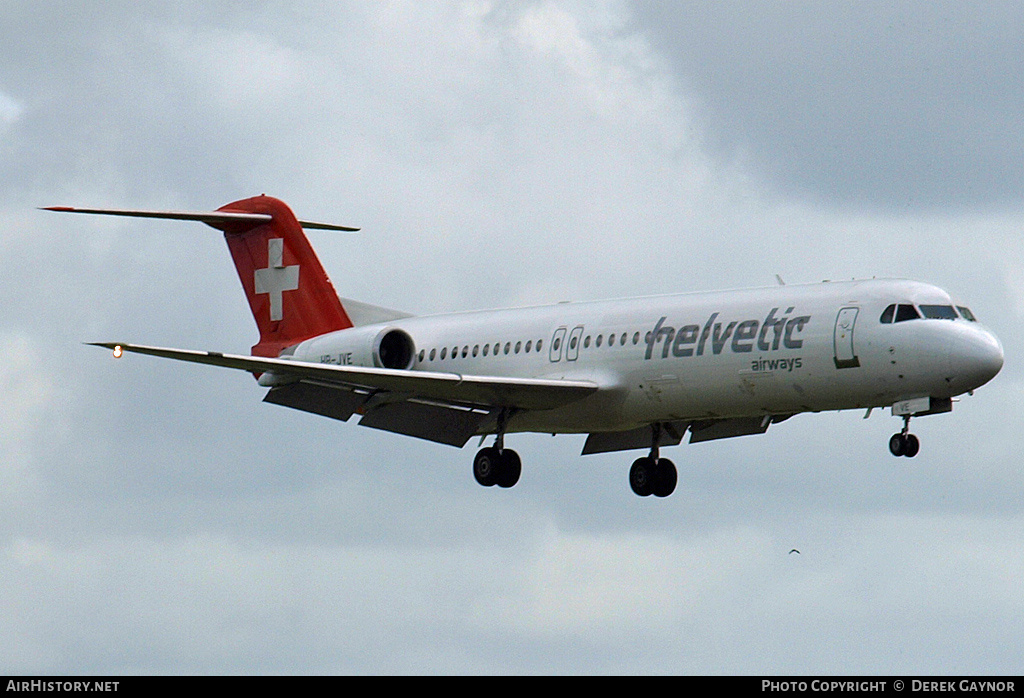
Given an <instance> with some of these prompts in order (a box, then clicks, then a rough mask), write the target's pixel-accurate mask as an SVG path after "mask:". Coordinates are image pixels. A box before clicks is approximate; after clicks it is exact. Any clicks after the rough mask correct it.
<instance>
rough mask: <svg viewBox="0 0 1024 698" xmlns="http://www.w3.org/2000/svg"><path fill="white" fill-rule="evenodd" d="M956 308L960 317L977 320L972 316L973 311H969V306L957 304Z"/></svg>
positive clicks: (972, 320)
mask: <svg viewBox="0 0 1024 698" xmlns="http://www.w3.org/2000/svg"><path fill="white" fill-rule="evenodd" d="M956 309H957V310H959V311H960V317H962V318H963V319H964V320H970V321H971V322H977V321H978V318H976V317H974V313H972V312H971V309H970V308H965V307H963V306H962V305H958V306H957V307H956Z"/></svg>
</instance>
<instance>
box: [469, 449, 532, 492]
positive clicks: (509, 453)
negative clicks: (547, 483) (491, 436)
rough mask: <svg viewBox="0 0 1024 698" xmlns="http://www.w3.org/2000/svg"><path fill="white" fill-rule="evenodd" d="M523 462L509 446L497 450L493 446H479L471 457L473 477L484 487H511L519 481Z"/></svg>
mask: <svg viewBox="0 0 1024 698" xmlns="http://www.w3.org/2000/svg"><path fill="white" fill-rule="evenodd" d="M522 472H523V464H522V461H521V460H520V459H519V454H518V453H516V452H515V451H513V450H512V449H510V448H506V449H505V450H503V451H499V450H498V449H497V448H495V447H493V446H489V447H487V448H481V449H480V451H479V452H477V454H476V458H474V459H473V477H475V478H476V481H477V482H479V483H480V484H481V485H483V486H484V487H491V486H493V485H498V486H499V487H512V486H514V485H515V484H516V483H517V482H519V475H520V474H521V473H522Z"/></svg>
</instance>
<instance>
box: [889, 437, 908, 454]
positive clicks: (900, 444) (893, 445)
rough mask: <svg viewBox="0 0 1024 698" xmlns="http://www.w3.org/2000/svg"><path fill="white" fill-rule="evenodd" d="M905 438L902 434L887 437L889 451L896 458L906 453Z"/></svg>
mask: <svg viewBox="0 0 1024 698" xmlns="http://www.w3.org/2000/svg"><path fill="white" fill-rule="evenodd" d="M906 450H907V440H906V438H905V437H904V436H903V434H893V435H892V436H891V437H889V453H891V454H892V455H894V456H896V457H897V458H898V457H900V456H902V455H903V454H904V453H906Z"/></svg>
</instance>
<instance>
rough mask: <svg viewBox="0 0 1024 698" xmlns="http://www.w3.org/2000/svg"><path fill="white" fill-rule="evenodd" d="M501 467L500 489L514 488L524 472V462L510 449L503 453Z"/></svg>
mask: <svg viewBox="0 0 1024 698" xmlns="http://www.w3.org/2000/svg"><path fill="white" fill-rule="evenodd" d="M499 463H500V467H499V468H498V487H513V486H515V484H516V483H517V482H519V475H520V474H521V473H522V472H523V462H522V461H521V460H520V459H519V454H518V453H516V452H515V451H513V450H512V449H510V448H506V449H505V450H504V451H502V452H501V456H500V461H499Z"/></svg>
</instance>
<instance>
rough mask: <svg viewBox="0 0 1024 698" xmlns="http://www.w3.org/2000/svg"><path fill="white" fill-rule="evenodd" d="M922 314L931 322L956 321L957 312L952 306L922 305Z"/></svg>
mask: <svg viewBox="0 0 1024 698" xmlns="http://www.w3.org/2000/svg"><path fill="white" fill-rule="evenodd" d="M921 312H922V313H924V316H925V317H926V318H929V319H931V320H956V318H957V314H956V310H955V309H954V308H953V306H951V305H922V306H921Z"/></svg>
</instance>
